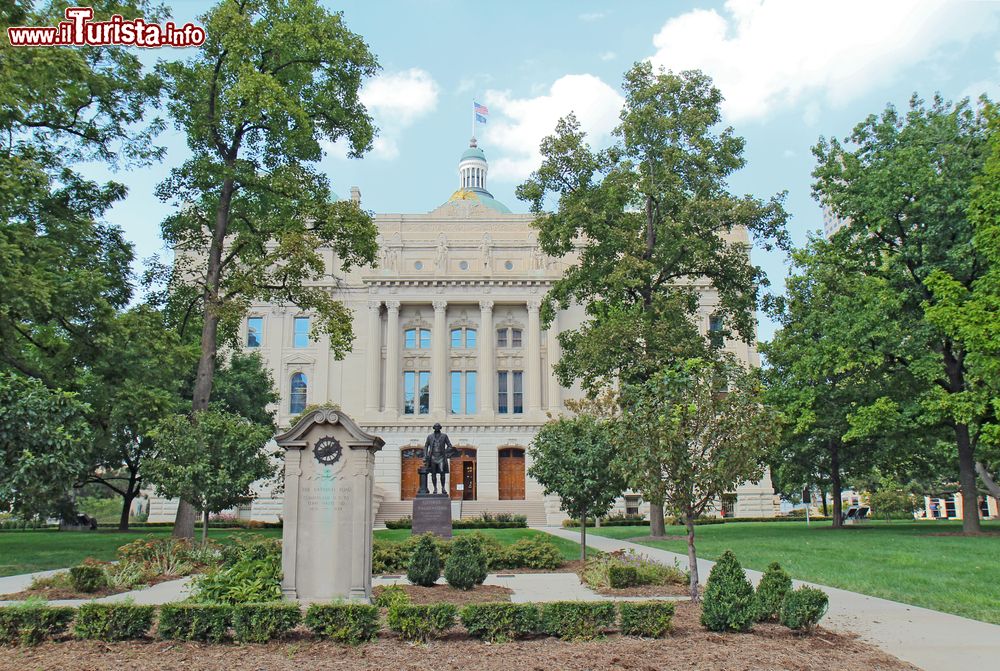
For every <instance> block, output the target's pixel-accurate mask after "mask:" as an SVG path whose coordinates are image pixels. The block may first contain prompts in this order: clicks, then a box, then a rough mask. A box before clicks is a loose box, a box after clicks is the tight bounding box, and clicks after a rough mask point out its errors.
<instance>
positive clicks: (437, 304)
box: [432, 300, 448, 312]
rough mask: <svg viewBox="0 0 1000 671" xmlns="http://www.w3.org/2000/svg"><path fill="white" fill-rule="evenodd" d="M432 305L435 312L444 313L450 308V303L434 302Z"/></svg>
mask: <svg viewBox="0 0 1000 671" xmlns="http://www.w3.org/2000/svg"><path fill="white" fill-rule="evenodd" d="M432 305H433V306H434V312H444V311H445V309H446V308H447V307H448V301H445V300H438V301H434V302H433V303H432Z"/></svg>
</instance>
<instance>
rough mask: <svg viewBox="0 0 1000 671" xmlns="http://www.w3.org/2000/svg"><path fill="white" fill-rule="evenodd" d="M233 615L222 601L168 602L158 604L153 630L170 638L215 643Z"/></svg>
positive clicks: (160, 635) (162, 636)
mask: <svg viewBox="0 0 1000 671" xmlns="http://www.w3.org/2000/svg"><path fill="white" fill-rule="evenodd" d="M232 618H233V607H232V606H230V605H226V604H193V603H168V604H164V605H162V606H160V621H159V624H158V625H157V629H156V634H157V636H159V637H160V638H162V639H165V640H171V641H203V642H206V643H219V642H221V641H222V640H223V639H225V637H226V632H227V631H228V629H229V625H230V623H231V622H232Z"/></svg>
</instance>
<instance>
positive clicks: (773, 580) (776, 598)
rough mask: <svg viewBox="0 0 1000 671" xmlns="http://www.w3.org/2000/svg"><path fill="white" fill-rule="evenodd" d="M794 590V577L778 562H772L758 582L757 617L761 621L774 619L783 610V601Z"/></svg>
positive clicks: (756, 596) (756, 597)
mask: <svg viewBox="0 0 1000 671" xmlns="http://www.w3.org/2000/svg"><path fill="white" fill-rule="evenodd" d="M791 590H792V579H791V577H789V575H788V574H787V573H785V570H784V569H783V568H781V564H779V563H778V562H771V564H770V565H768V567H767V570H766V571H764V576H763V577H762V578H761V579H760V583H758V584H757V593H756V595H755V596H754V598H755V600H756V601H757V619H758V620H760V621H764V620H774V619H776V618H777V617H778V611H779V610H781V602H782V601H784V600H785V595H786V594H788V593H789V592H790V591H791Z"/></svg>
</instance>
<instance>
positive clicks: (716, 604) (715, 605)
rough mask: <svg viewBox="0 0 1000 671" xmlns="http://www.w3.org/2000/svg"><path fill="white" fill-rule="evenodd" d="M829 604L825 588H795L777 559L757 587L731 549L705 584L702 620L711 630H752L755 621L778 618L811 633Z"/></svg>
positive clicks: (720, 560)
mask: <svg viewBox="0 0 1000 671" xmlns="http://www.w3.org/2000/svg"><path fill="white" fill-rule="evenodd" d="M828 606H829V598H828V597H827V595H826V592H824V591H822V590H819V589H815V588H813V587H805V586H803V587H800V588H799V589H796V590H793V589H792V579H791V578H790V577H789V575H788V574H787V573H786V572H785V571H784V570H783V569H782V568H781V566H780V565H779V564H777V563H772V564H770V565H769V566H768V567H767V571H765V572H764V575H763V576H762V577H761V580H760V583H759V584H758V585H757V589H756V591H755V590H754V588H753V586H752V585H751V584H750V581H749V580H747V577H746V574H745V573H744V572H743V567H742V566H740V563H739V561H738V560H737V559H736V556H735V555H734V554H733V553H732V552H730V551H729V550H727V551H726V552H724V553H723V554H722V556H721V557H719V560H718V561H717V562H716V563H715V566H713V567H712V571H711V573H710V574H709V576H708V581H707V583H706V584H705V594H704V597H703V599H702V608H701V623H702V625H704V626H705V628H707V629H709V630H711V631H749V630H750V628H751V627H752V626H753V623H754V622H758V621H766V620H774V619H778V621H779V622H781V624H783V625H785V626H786V627H788V628H789V629H794V630H801V631H805V632H807V633H808V632H811V631H812V630H813V628H814V627H815V626H816V624H817V623H818V622H819V621H820V620H821V619H822V617H823V616H824V615H825V614H826V611H827V608H828Z"/></svg>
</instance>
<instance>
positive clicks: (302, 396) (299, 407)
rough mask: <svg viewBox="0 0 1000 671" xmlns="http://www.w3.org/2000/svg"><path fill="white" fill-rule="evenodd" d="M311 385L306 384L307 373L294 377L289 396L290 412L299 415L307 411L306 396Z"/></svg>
mask: <svg viewBox="0 0 1000 671" xmlns="http://www.w3.org/2000/svg"><path fill="white" fill-rule="evenodd" d="M308 391H309V385H308V384H307V383H306V375H305V373H296V374H295V375H293V376H292V383H291V393H290V394H289V402H288V412H290V413H292V414H298V413H300V412H302V411H303V410H305V409H306V395H307V392H308Z"/></svg>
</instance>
